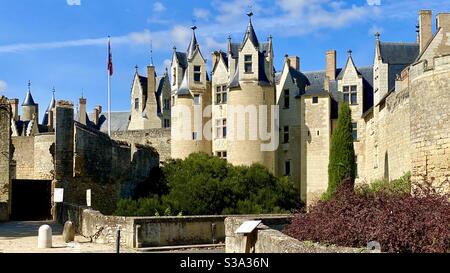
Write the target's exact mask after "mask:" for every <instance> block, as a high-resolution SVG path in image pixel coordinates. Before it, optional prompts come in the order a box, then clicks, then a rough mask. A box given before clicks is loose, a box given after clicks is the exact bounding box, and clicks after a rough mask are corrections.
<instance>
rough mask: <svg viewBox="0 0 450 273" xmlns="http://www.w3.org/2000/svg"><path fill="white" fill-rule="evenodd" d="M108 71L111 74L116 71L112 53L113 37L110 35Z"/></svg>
mask: <svg viewBox="0 0 450 273" xmlns="http://www.w3.org/2000/svg"><path fill="white" fill-rule="evenodd" d="M108 71H109V75H110V76H112V75H113V73H114V69H113V63H112V53H111V38H110V37H108Z"/></svg>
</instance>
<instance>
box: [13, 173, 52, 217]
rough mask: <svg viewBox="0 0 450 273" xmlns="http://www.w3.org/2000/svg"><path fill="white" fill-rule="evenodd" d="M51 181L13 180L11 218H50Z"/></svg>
mask: <svg viewBox="0 0 450 273" xmlns="http://www.w3.org/2000/svg"><path fill="white" fill-rule="evenodd" d="M51 185H52V184H51V181H40V180H13V181H12V191H11V194H12V196H11V197H12V198H11V201H12V202H11V220H13V221H44V220H51V219H52V215H51V207H52V204H51V196H52V192H51V191H52V189H51Z"/></svg>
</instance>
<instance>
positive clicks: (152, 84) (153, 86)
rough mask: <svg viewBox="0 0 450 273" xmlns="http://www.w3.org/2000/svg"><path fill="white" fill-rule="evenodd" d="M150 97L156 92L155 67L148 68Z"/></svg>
mask: <svg viewBox="0 0 450 273" xmlns="http://www.w3.org/2000/svg"><path fill="white" fill-rule="evenodd" d="M147 82H148V85H147V87H148V89H147V90H148V96H150V94H151V93H155V92H156V72H155V67H154V66H153V65H149V66H148V67H147Z"/></svg>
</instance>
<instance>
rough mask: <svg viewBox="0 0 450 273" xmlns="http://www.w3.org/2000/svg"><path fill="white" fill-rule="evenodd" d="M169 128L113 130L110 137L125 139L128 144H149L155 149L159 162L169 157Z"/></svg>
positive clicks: (119, 139)
mask: <svg viewBox="0 0 450 273" xmlns="http://www.w3.org/2000/svg"><path fill="white" fill-rule="evenodd" d="M170 133H171V132H170V128H167V129H149V130H137V131H122V132H113V133H112V138H113V139H114V140H118V141H126V142H128V143H130V144H141V145H149V146H152V147H153V148H155V149H156V151H157V152H158V154H159V158H160V160H161V162H166V161H168V160H169V159H170V151H171V145H170V143H171V135H170Z"/></svg>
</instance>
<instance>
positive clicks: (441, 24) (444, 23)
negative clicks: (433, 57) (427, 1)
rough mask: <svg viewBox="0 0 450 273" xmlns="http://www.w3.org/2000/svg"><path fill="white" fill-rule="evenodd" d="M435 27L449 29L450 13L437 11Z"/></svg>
mask: <svg viewBox="0 0 450 273" xmlns="http://www.w3.org/2000/svg"><path fill="white" fill-rule="evenodd" d="M436 28H437V29H439V28H443V29H444V30H445V31H447V32H448V31H450V13H439V14H438V15H437V16H436Z"/></svg>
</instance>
